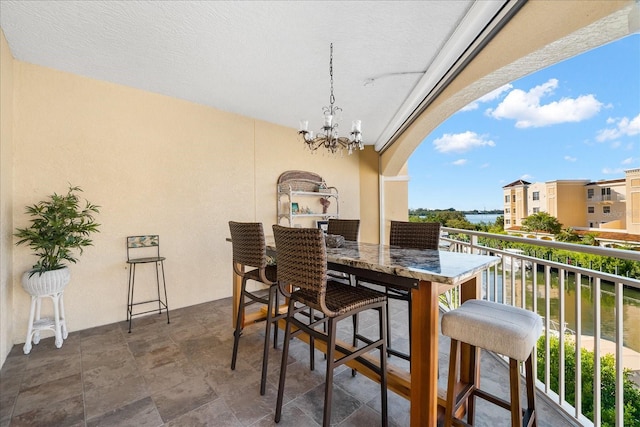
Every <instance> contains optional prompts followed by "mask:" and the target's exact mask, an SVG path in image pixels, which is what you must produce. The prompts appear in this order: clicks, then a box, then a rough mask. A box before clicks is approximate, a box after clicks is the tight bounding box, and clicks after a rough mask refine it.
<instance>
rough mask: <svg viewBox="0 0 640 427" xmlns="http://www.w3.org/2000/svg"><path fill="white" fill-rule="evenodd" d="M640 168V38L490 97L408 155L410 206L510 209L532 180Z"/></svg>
mask: <svg viewBox="0 0 640 427" xmlns="http://www.w3.org/2000/svg"><path fill="white" fill-rule="evenodd" d="M639 167H640V34H634V35H631V36H627V37H625V38H623V39H620V40H618V41H615V42H612V43H610V44H607V45H604V46H601V47H599V48H596V49H593V50H590V51H588V52H585V53H583V54H581V55H579V56H576V57H574V58H570V59H567V60H565V61H563V62H560V63H558V64H555V65H553V66H550V67H548V68H545V69H543V70H540V71H538V72H536V73H533V74H531V75H528V76H525V77H523V78H521V79H519V80H515V81H513V82H511V83H510V84H507V85H505V86H503V87H501V88H498V89H496V90H494V91H493V92H491V93H489V94H487V95H485V96H483V97H482V98H480V99H478V100H477V101H476V102H473V103H471V104H469V105H467V106H466V107H464V108H463V109H461V110H460V111H458V112H457V113H455V114H454V115H452V116H451V117H450V118H449V119H448V120H447V121H445V122H444V123H442V124H441V125H440V126H439V127H437V128H436V129H435V130H434V131H433V132H432V133H431V134H429V135H428V136H427V137H426V138H425V139H424V141H423V142H422V143H421V144H420V146H419V147H418V148H417V149H416V150H415V151H414V152H413V154H412V155H411V157H410V158H409V176H410V181H409V208H410V209H416V208H426V209H449V208H454V209H456V210H473V209H478V210H485V209H486V210H491V209H502V208H503V192H502V187H503V186H505V185H507V184H509V183H511V182H514V181H517V180H519V179H523V180H525V181H528V182H532V183H533V182H545V181H553V180H559V179H589V180H592V181H598V180H603V179H604V180H609V179H619V178H624V177H625V175H624V171H625V170H628V169H635V168H639Z"/></svg>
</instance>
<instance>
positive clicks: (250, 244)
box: [229, 221, 284, 395]
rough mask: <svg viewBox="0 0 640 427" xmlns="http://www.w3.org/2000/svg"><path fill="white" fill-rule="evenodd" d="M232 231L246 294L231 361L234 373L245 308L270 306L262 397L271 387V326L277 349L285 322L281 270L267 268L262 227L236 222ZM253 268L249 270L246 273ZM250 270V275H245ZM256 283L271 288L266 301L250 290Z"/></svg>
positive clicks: (231, 225)
mask: <svg viewBox="0 0 640 427" xmlns="http://www.w3.org/2000/svg"><path fill="white" fill-rule="evenodd" d="M229 229H230V231H231V243H232V245H233V269H234V271H235V273H236V274H237V275H239V276H240V277H242V290H241V293H240V301H239V304H238V317H237V319H236V329H235V331H234V334H233V335H234V338H233V355H232V357H231V369H232V370H235V368H236V358H237V356H238V344H239V342H240V336H241V335H242V326H243V325H242V323H243V316H244V311H245V308H246V307H247V306H249V305H252V304H256V303H259V304H265V305H266V306H267V318H266V326H265V334H264V349H263V354H262V377H261V380H260V394H261V395H264V394H265V388H266V383H267V365H268V363H269V341H270V339H271V337H270V334H271V326H272V324H274V323H276V324H275V325H274V326H275V327H274V330H273V347H274V348H276V346H277V342H278V325H277V322H278V320H280V319H282V318H284V314H277V313H278V285H277V283H276V278H277V273H276V272H277V268H276V266H275V265H268V264H267V252H266V251H267V250H266V245H265V238H264V231H263V228H262V224H261V223H254V222H245V223H241V222H233V221H229ZM247 268H249V270H246V269H247ZM245 270H246V271H245ZM249 280H254V281H257V282H261V283H264V284H265V285H267V286H269V290H268V296H267V298H265V297H264V296H261V295H260V294H259V292H257V291H254V292H250V291H248V290H247V281H249Z"/></svg>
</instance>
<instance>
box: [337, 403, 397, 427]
mask: <svg viewBox="0 0 640 427" xmlns="http://www.w3.org/2000/svg"><path fill="white" fill-rule="evenodd" d="M381 420H382V415H381V414H380V412H377V411H375V410H373V409H372V408H370V407H368V406H366V405H365V406H361V407H360V408H358V409H356V410H355V411H354V412H353V413H352V414H351V415H350V416H349V417H347V419H345V420H344V421H342V422H341V423H340V424H338V426H339V427H362V426H378V425H380V423H381ZM389 425H390V426H394V424H393V422H390V423H389Z"/></svg>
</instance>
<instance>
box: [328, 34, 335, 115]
mask: <svg viewBox="0 0 640 427" xmlns="http://www.w3.org/2000/svg"><path fill="white" fill-rule="evenodd" d="M329 77H330V81H331V94H330V95H329V104H330V105H331V114H333V104H334V103H335V102H336V98H335V96H333V43H331V50H330V54H329Z"/></svg>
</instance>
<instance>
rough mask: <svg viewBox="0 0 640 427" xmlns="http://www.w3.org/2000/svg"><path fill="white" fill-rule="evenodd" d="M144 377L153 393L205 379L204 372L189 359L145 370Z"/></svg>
mask: <svg viewBox="0 0 640 427" xmlns="http://www.w3.org/2000/svg"><path fill="white" fill-rule="evenodd" d="M143 377H144V379H145V381H146V383H147V387H148V388H149V392H150V393H151V394H155V393H159V392H161V391H162V390H166V389H169V388H171V387H174V386H176V385H178V384H182V383H184V382H188V381H189V382H191V381H194V380H201V379H204V372H202V371H201V370H200V369H198V368H196V367H195V366H194V365H193V364H192V363H191V362H189V361H188V360H187V359H178V360H176V361H175V362H171V363H167V364H165V365H162V366H159V367H157V368H153V369H150V370H147V371H143Z"/></svg>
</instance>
